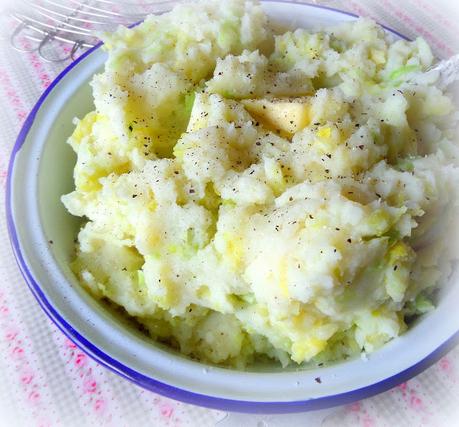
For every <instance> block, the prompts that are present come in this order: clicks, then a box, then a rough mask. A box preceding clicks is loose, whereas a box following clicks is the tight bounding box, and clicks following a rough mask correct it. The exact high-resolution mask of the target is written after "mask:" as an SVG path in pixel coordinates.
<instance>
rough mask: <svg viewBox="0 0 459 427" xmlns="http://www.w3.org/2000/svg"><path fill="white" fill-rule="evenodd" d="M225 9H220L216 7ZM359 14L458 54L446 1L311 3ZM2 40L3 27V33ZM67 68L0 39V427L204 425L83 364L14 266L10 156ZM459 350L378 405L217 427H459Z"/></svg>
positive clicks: (183, 408) (187, 409) (440, 51)
mask: <svg viewBox="0 0 459 427" xmlns="http://www.w3.org/2000/svg"><path fill="white" fill-rule="evenodd" d="M222 3H223V2H222ZM319 3H323V4H326V5H328V6H332V7H341V8H343V9H347V10H349V11H352V12H354V13H357V14H360V15H367V16H370V17H373V18H375V19H377V20H378V21H380V22H382V23H384V24H386V25H389V26H390V27H393V28H395V29H397V30H399V31H400V32H402V33H404V34H406V35H408V36H411V37H413V36H415V35H417V34H419V35H422V36H424V37H425V38H426V39H427V41H428V42H429V43H430V44H431V46H432V47H433V49H434V51H435V53H436V54H437V55H438V56H440V57H448V56H450V55H452V54H453V53H456V52H458V51H459V48H458V41H459V37H458V36H459V26H458V24H456V22H459V12H458V10H457V6H455V5H456V4H457V3H456V2H455V1H448V0H436V1H435V2H432V1H429V0H404V1H400V0H398V1H397V0H381V1H377V0H372V1H364V0H349V1H323V2H319ZM2 28H3V30H2V34H4V35H5V36H6V35H7V33H8V26H5V25H3V26H2ZM65 65H66V64H58V65H55V64H49V63H46V62H44V61H42V60H41V59H40V58H39V57H38V56H37V54H36V53H25V54H23V53H19V52H16V51H14V50H12V49H11V48H10V46H9V44H8V41H7V37H4V38H3V39H1V40H0V100H1V101H0V107H1V114H0V192H1V193H2V194H0V210H1V212H0V233H1V234H0V235H1V236H2V237H3V239H2V240H1V241H0V425H1V426H28V427H29V426H43V427H44V426H78V427H83V426H129V427H131V426H147V425H148V426H160V425H161V426H177V427H179V426H199V427H204V426H212V425H215V424H216V423H217V422H218V421H219V420H221V419H223V418H225V415H226V414H225V413H224V412H221V411H213V410H207V409H203V408H199V407H195V406H192V405H186V404H182V403H178V402H174V401H171V400H169V399H166V398H163V397H161V396H158V395H155V394H153V393H149V392H147V391H143V390H142V389H140V388H138V387H136V386H134V385H132V384H131V383H129V382H127V381H125V380H123V379H121V378H120V377H118V376H116V375H115V374H112V373H111V372H109V371H107V370H106V369H104V368H103V367H101V366H99V365H98V364H97V363H95V362H94V361H92V360H91V359H89V358H88V357H87V356H86V355H85V354H84V353H82V352H81V351H80V350H78V349H77V348H76V347H75V346H74V345H73V344H72V343H71V342H69V341H68V340H67V339H66V338H65V337H64V336H63V335H62V334H61V333H60V332H59V331H58V330H57V328H56V327H55V326H54V325H53V324H52V323H51V322H50V320H49V319H48V318H47V317H46V316H45V314H44V313H43V312H42V311H41V309H40V308H39V306H38V304H37V303H36V302H35V300H34V299H33V297H32V295H31V294H30V292H29V290H28V289H27V286H26V285H25V283H24V281H23V279H22V277H21V275H20V274H19V271H18V268H17V267H16V263H15V261H14V259H13V256H12V253H11V250H10V245H9V242H8V238H7V232H6V226H5V220H4V212H3V211H4V202H3V201H4V194H3V193H4V190H5V178H6V170H7V163H8V157H9V152H10V150H11V148H12V146H13V143H14V140H15V137H16V135H17V133H18V131H19V129H20V127H21V124H22V123H23V121H24V119H25V117H26V116H27V114H28V111H29V110H30V109H31V107H32V106H33V104H34V103H35V101H36V100H37V98H38V96H39V95H40V93H41V92H42V91H43V90H44V89H45V88H46V87H47V86H48V85H49V83H50V82H51V81H52V80H53V78H54V77H55V76H56V75H57V73H58V72H59V71H60V70H61V69H62V68H63V67H64V66H65ZM458 407H459V349H458V348H456V349H455V350H453V351H451V352H450V353H449V354H448V355H447V356H445V357H443V358H442V359H441V360H440V361H439V362H438V363H437V364H436V365H434V366H433V367H431V368H430V369H428V370H427V371H425V372H424V373H423V374H421V375H419V376H418V377H416V378H414V379H412V380H411V381H409V382H407V383H405V384H402V385H400V386H399V387H397V388H395V389H393V390H391V391H389V392H386V393H383V394H381V395H379V396H376V397H373V398H370V399H366V400H364V401H361V402H358V403H355V404H353V405H349V406H346V407H341V408H337V409H334V410H331V411H327V412H326V413H324V414H322V415H323V416H322V415H320V416H317V414H316V416H311V415H308V414H305V415H304V416H301V417H294V418H288V417H287V418H286V417H265V418H264V421H260V418H259V417H250V416H246V417H244V418H241V417H237V416H230V417H229V418H227V419H226V420H224V421H223V424H224V425H239V426H252V425H253V426H256V425H257V423H258V425H263V424H260V423H265V424H267V425H268V426H274V425H276V426H281V425H285V426H292V425H311V426H314V425H326V426H333V425H337V426H366V427H370V426H400V427H401V426H410V427H411V426H421V425H422V426H452V425H459V421H458V420H459V417H458V416H457V415H458V409H457V408H458Z"/></svg>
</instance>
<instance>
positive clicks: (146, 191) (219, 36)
mask: <svg viewBox="0 0 459 427" xmlns="http://www.w3.org/2000/svg"><path fill="white" fill-rule="evenodd" d="M104 40H105V49H106V50H107V52H108V60H107V62H106V64H105V70H104V72H102V73H101V74H98V75H96V76H94V79H93V81H92V87H93V93H94V102H95V107H96V108H95V110H94V111H92V112H90V113H89V114H87V115H86V116H85V117H84V118H82V119H81V120H76V129H75V131H74V133H73V135H72V136H71V137H70V139H69V143H70V145H71V146H72V147H73V149H74V150H75V152H76V153H77V155H78V160H77V164H76V166H75V171H74V178H75V187H76V188H75V191H73V192H72V193H70V194H68V195H65V196H63V198H62V200H63V203H64V204H65V206H66V207H67V209H68V210H69V212H70V213H72V214H73V215H76V216H80V217H84V218H86V219H87V221H86V222H85V224H84V226H83V227H82V229H81V231H80V233H79V235H78V244H77V255H76V259H75V261H74V263H73V270H74V271H75V274H76V275H77V276H78V278H79V280H80V282H81V284H82V285H83V286H84V287H86V288H87V289H88V290H89V291H90V292H91V293H92V294H93V295H94V296H95V297H96V298H105V299H108V300H110V301H112V302H113V303H115V304H117V305H119V306H121V307H123V308H124V309H125V310H126V312H127V313H128V315H129V316H132V317H133V318H135V319H137V321H138V322H140V323H141V324H142V325H144V327H145V328H146V329H147V330H148V332H149V334H150V335H151V337H153V338H154V339H156V340H158V341H161V342H166V343H168V344H169V345H171V346H173V347H174V348H177V349H179V350H180V351H181V352H183V353H184V354H186V355H189V356H191V357H194V358H197V359H200V360H203V361H206V362H211V363H217V364H225V365H230V366H237V367H243V366H245V365H247V364H248V363H251V362H252V361H253V360H254V359H255V358H260V357H261V358H271V359H275V360H278V361H280V362H281V363H282V364H283V365H286V364H288V363H290V362H291V361H294V362H296V363H298V364H300V363H303V362H310V363H322V362H327V361H331V360H338V359H342V358H346V357H349V356H351V355H354V354H358V353H359V352H361V351H366V352H371V351H373V350H375V349H376V348H378V347H380V346H381V345H382V344H384V343H386V342H387V341H389V340H390V339H392V338H394V337H396V336H397V335H399V334H401V333H402V332H403V331H404V330H405V329H406V328H407V326H406V323H405V320H406V319H407V318H409V317H410V316H413V315H417V314H420V313H424V312H426V311H428V310H430V309H431V308H432V307H433V305H432V302H431V295H432V292H433V290H434V289H435V288H436V287H437V285H438V284H439V283H440V281H441V280H442V278H443V277H444V274H445V271H447V268H446V267H447V264H448V260H449V259H450V258H451V250H450V249H449V248H448V247H447V246H445V245H444V244H443V243H444V240H441V239H438V238H437V239H435V238H434V237H435V236H436V235H437V234H438V233H437V231H438V230H437V228H438V224H439V223H441V224H443V225H444V224H448V221H449V218H450V217H451V216H452V214H451V212H452V209H450V208H451V207H452V206H453V205H454V204H455V200H456V198H455V196H454V192H455V191H456V189H455V187H457V185H456V184H455V182H457V180H458V178H459V173H458V169H457V168H456V166H455V164H454V162H455V159H456V158H457V154H458V149H457V147H456V146H455V145H454V144H453V143H452V137H453V132H454V127H455V125H456V115H455V113H454V111H453V105H452V102H451V100H450V99H449V98H448V96H446V95H445V94H444V93H443V92H442V91H441V90H440V89H439V88H437V86H436V84H435V81H436V76H435V75H434V74H432V73H429V74H426V73H424V72H425V71H426V70H427V69H428V68H429V67H430V66H431V65H432V63H433V61H434V58H433V56H432V53H431V51H430V48H429V46H428V45H427V44H426V42H425V41H424V40H423V39H421V38H418V39H416V40H415V41H411V42H408V41H397V42H394V43H391V42H390V41H389V39H388V36H387V35H386V34H385V33H384V31H383V30H382V29H381V28H380V27H379V26H378V25H376V24H375V23H374V22H373V21H370V20H368V19H358V20H356V21H355V22H352V23H345V24H342V25H338V26H335V27H333V28H328V29H323V30H320V31H309V30H305V29H297V30H295V31H293V32H286V33H285V34H277V35H276V34H274V33H273V31H271V30H270V29H269V25H268V21H267V18H266V16H265V14H264V13H263V11H262V9H261V7H260V6H259V5H258V3H256V2H244V1H242V0H241V1H240V0H232V1H229V2H227V3H225V7H222V6H221V4H220V2H219V1H217V0H209V1H203V2H200V3H199V5H196V4H183V5H180V6H178V7H176V8H175V9H174V10H173V11H172V12H170V13H167V14H164V15H161V16H150V17H148V18H147V19H146V20H145V22H144V23H143V24H141V25H139V26H138V27H135V28H133V29H126V28H120V29H119V30H118V31H117V32H115V33H114V34H109V35H105V36H104ZM441 224H440V225H441ZM434 226H435V227H434Z"/></svg>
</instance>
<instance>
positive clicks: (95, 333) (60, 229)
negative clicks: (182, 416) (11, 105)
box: [7, 1, 459, 412]
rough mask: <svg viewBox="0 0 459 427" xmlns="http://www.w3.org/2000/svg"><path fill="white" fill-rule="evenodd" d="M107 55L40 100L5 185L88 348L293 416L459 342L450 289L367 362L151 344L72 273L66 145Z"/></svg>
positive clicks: (301, 18)
mask: <svg viewBox="0 0 459 427" xmlns="http://www.w3.org/2000/svg"><path fill="white" fill-rule="evenodd" d="M263 6H264V8H265V10H266V12H267V13H268V14H269V16H270V17H271V19H272V21H274V22H277V23H280V24H284V25H285V24H287V25H289V26H292V27H306V28H307V27H312V26H315V25H317V24H334V23H338V22H342V21H350V20H353V19H355V16H353V15H349V14H345V13H343V12H340V11H336V10H332V9H328V8H324V7H318V6H312V5H304V4H294V3H289V2H287V1H282V2H280V1H267V2H264V4H263ZM388 31H391V30H388ZM391 32H392V33H393V35H394V37H396V38H400V37H402V36H401V35H399V34H397V33H395V32H393V31H391ZM105 59H106V55H105V53H104V52H102V50H101V49H99V48H98V47H96V48H94V49H92V50H91V51H89V52H87V53H86V54H84V55H83V56H81V57H80V58H79V59H78V60H77V61H75V62H74V63H72V64H71V65H69V66H68V67H67V68H66V69H65V70H64V71H63V73H62V74H61V75H59V77H58V78H57V79H56V80H55V81H54V82H53V83H52V85H51V86H50V87H49V88H48V89H47V90H46V92H45V93H44V94H43V95H42V96H41V98H40V100H39V101H38V103H37V104H36V106H35V107H34V109H33V110H32V112H31V113H30V116H29V117H28V118H27V121H26V123H25V125H24V127H23V129H22V131H21V133H20V135H19V137H18V140H17V142H16V145H15V147H14V150H13V153H12V156H11V161H10V168H9V175H8V184H7V185H8V187H7V217H8V218H7V219H8V226H9V232H10V238H11V242H12V246H13V249H14V252H15V255H16V258H17V261H18V264H19V267H20V268H21V271H22V273H23V275H24V277H25V279H26V281H27V283H28V285H29V287H30V289H31V291H32V292H33V294H34V295H35V297H36V299H37V300H38V302H39V303H40V305H41V306H42V308H43V309H44V310H45V312H46V313H47V314H48V315H49V316H50V317H51V319H52V320H53V321H54V322H55V323H56V324H57V326H58V327H59V328H60V329H61V330H62V331H63V332H64V333H65V334H66V335H67V336H68V337H69V338H70V339H71V340H72V341H73V342H75V344H77V345H78V346H79V347H80V348H81V349H82V350H84V351H85V352H86V353H88V354H89V355H90V356H92V357H93V358H94V359H96V360H97V361H98V362H100V363H101V364H103V365H105V366H106V367H108V368H110V369H112V370H113V371H115V372H117V373H118V374H120V375H121V376H123V377H125V378H127V379H130V380H131V381H133V382H135V383H137V384H138V385H140V386H143V387H145V388H147V389H149V390H152V391H154V392H157V393H161V394H163V395H166V396H168V397H171V398H174V399H178V400H182V401H185V402H191V403H194V404H198V405H203V406H208V407H213V408H220V409H225V410H234V411H240V412H293V411H306V410H310V409H319V408H325V407H330V406H334V405H339V404H342V403H346V402H351V401H354V400H357V399H361V398H364V397H368V396H370V395H373V394H375V393H378V392H381V391H384V390H387V389H389V388H391V387H393V386H395V385H396V384H398V383H400V382H402V381H405V380H407V379H408V378H410V377H412V376H413V375H415V374H417V373H418V372H420V371H422V370H423V369H425V368H426V367H427V366H429V365H430V364H431V363H433V362H434V361H435V360H437V359H438V358H439V357H440V356H441V355H442V354H443V353H445V352H446V351H447V350H448V349H449V348H450V347H451V346H452V345H453V344H454V343H455V342H457V340H458V338H459V332H458V331H459V316H458V315H457V313H458V310H457V305H456V302H457V301H459V298H458V296H459V286H449V287H447V288H445V290H444V291H443V292H442V294H441V298H440V300H439V305H438V307H437V308H436V309H435V310H434V311H433V312H431V313H430V314H428V315H425V316H424V317H422V318H421V319H419V320H418V321H417V322H416V323H415V324H414V325H413V326H412V327H411V328H410V329H409V330H408V332H406V333H405V334H404V335H403V336H401V337H400V338H397V339H394V340H393V341H391V342H390V343H388V344H387V345H385V346H384V347H383V348H382V349H380V350H379V351H377V352H375V353H373V354H372V355H371V356H370V357H369V358H368V360H362V359H360V358H358V359H355V360H349V361H345V362H342V363H339V364H336V365H334V366H330V367H324V368H320V369H312V370H301V369H293V368H288V369H284V370H283V369H280V368H279V367H277V366H263V367H254V369H252V370H251V371H250V372H243V371H236V370H229V369H223V368H216V367H210V366H206V365H204V364H201V363H198V362H195V361H192V360H189V359H187V358H185V357H183V356H181V355H180V354H177V353H174V352H173V351H172V350H169V349H167V348H165V347H163V346H161V345H159V344H155V343H153V342H152V341H151V340H148V339H147V338H146V337H145V336H144V335H142V334H141V333H139V332H137V331H136V330H134V329H132V328H130V327H129V325H128V324H127V322H126V321H123V320H122V319H120V318H119V317H117V316H116V315H115V314H113V313H111V312H110V311H109V310H108V309H107V308H106V307H105V306H103V305H102V304H100V303H98V302H97V301H95V300H94V299H93V298H91V297H90V296H89V295H88V294H87V293H86V292H85V291H84V290H83V289H82V288H81V287H80V286H79V285H78V283H77V281H76V279H75V277H74V275H73V274H72V272H71V271H70V269H69V262H70V260H71V258H72V253H73V247H74V243H73V241H74V238H75V235H76V233H77V230H78V227H79V220H78V219H76V218H74V217H72V216H71V215H69V214H68V213H67V212H66V210H65V209H64V206H63V205H62V203H61V202H60V196H61V195H62V194H65V193H68V192H69V191H71V190H72V187H73V180H72V172H73V166H74V163H75V155H74V154H73V152H72V150H71V148H70V147H69V146H68V145H67V144H66V143H65V140H66V139H67V137H68V136H69V135H70V134H71V133H72V130H73V127H74V126H73V125H72V118H73V117H75V116H78V117H82V116H83V115H84V114H85V113H87V112H88V111H90V110H91V109H92V108H93V105H92V98H91V91H90V88H89V85H88V82H89V80H90V79H91V77H92V75H93V74H94V73H95V72H97V71H98V70H100V69H101V67H102V66H103V63H104V61H105ZM51 242H52V243H51ZM317 377H320V379H321V382H320V383H319V382H318V381H316V380H315V379H316V378H317Z"/></svg>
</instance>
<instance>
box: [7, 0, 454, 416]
mask: <svg viewBox="0 0 459 427" xmlns="http://www.w3.org/2000/svg"><path fill="white" fill-rule="evenodd" d="M264 1H266V2H280V3H286V4H298V3H296V2H294V1H291V0H264ZM302 4H303V5H305V6H308V7H315V8H319V9H326V10H330V11H334V12H337V13H341V14H343V15H348V16H352V17H355V18H356V17H358V15H355V14H353V13H349V12H345V11H342V10H339V9H335V8H332V7H327V6H321V5H315V4H308V3H302ZM383 28H384V29H385V30H387V31H388V32H390V33H392V34H395V35H397V36H398V37H400V38H402V39H405V40H409V38H408V37H406V36H404V35H403V34H400V33H399V32H397V31H395V30H393V29H391V28H388V27H386V26H383ZM100 46H102V43H99V44H97V45H96V46H94V47H93V48H91V49H89V50H88V51H86V52H85V53H83V54H82V55H81V56H80V57H79V58H78V59H76V60H75V61H74V62H72V63H71V64H70V65H68V66H67V67H66V68H65V69H64V70H63V71H62V72H61V73H60V74H59V75H58V76H57V77H56V79H55V80H54V81H53V82H52V83H51V84H50V85H49V87H48V88H47V89H46V90H45V91H44V92H43V94H42V95H41V96H40V98H39V100H38V101H37V103H36V104H35V106H34V107H33V109H32V111H31V112H30V113H29V115H28V116H27V119H26V120H25V122H24V125H23V126H22V129H21V131H20V133H19V135H18V137H17V139H16V143H15V145H14V147H13V151H12V153H11V157H10V161H9V166H8V176H7V185H6V220H7V226H8V233H9V237H10V242H11V246H12V249H13V253H14V256H15V258H16V262H17V263H18V266H19V269H20V271H21V273H22V276H23V277H24V279H25V281H26V283H27V285H28V287H29V288H30V290H31V292H32V294H33V295H34V297H35V299H36V300H37V301H38V303H39V305H40V306H41V308H42V309H43V311H44V312H45V313H46V315H47V316H48V317H49V318H50V319H51V320H52V321H53V322H54V323H55V324H56V326H57V327H58V328H59V329H60V330H61V331H62V333H63V334H64V335H66V336H67V338H69V339H70V340H71V341H72V342H73V343H74V344H75V345H77V346H78V347H79V348H80V349H81V350H83V351H84V352H85V353H87V354H88V355H89V356H90V357H91V358H93V359H94V360H95V361H96V362H97V363H100V364H101V365H103V366H105V367H106V368H108V369H110V370H111V371H113V372H115V373H117V374H118V375H120V376H122V377H124V378H126V379H128V380H130V381H131V382H133V383H135V384H136V385H138V386H141V387H143V388H145V389H147V390H150V391H152V392H154V393H158V394H161V395H163V396H166V397H169V398H172V399H176V400H179V401H182V402H185V403H191V404H194V405H199V406H204V407H208V408H213V409H220V410H226V411H235V412H246V413H292V412H303V411H311V410H319V409H325V408H330V407H333V406H338V405H343V404H346V403H351V402H355V401H357V400H361V399H364V398H367V397H370V396H373V395H375V394H378V393H382V392H384V391H386V390H389V389H391V388H392V387H395V386H397V385H398V384H400V383H402V382H404V381H407V380H409V379H410V378H412V377H414V376H415V375H417V374H419V373H421V372H422V371H424V370H425V369H427V368H428V367H429V366H431V365H432V364H433V363H435V362H436V361H437V360H439V359H440V358H441V357H442V356H443V355H444V354H445V353H447V352H448V351H449V350H450V349H452V348H453V347H454V346H455V345H456V344H457V343H459V331H457V332H456V333H455V334H454V335H452V336H451V337H450V338H449V339H448V340H447V341H445V342H444V343H443V344H442V345H440V346H439V347H438V348H437V349H435V350H434V351H433V352H432V353H430V354H429V355H428V356H427V357H425V358H424V359H422V360H421V361H419V362H418V363H416V364H415V365H413V366H411V367H409V368H408V369H405V370H404V371H401V372H399V373H397V374H395V375H393V376H391V377H388V378H385V379H384V380H382V381H380V382H377V383H374V384H371V385H369V386H365V387H362V388H360V389H356V390H352V391H349V392H345V393H339V394H335V395H329V396H324V397H319V398H313V399H307V400H299V401H293V402H282V401H279V402H255V401H243V400H233V399H225V398H219V397H213V396H208V395H203V394H199V393H195V392H191V391H187V390H183V389H180V388H177V387H174V386H171V385H169V384H165V383H162V382H160V381H157V380H155V379H154V378H151V377H149V376H146V375H143V374H141V373H139V372H137V371H135V370H134V369H132V368H130V367H128V366H126V365H123V364H122V363H120V362H119V361H118V360H115V359H113V358H112V357H111V356H110V355H109V354H107V353H104V352H103V351H102V350H100V349H99V348H98V347H97V346H96V345H95V344H93V343H92V342H90V341H88V340H87V339H86V338H85V337H84V336H82V335H80V334H79V333H78V331H76V330H75V329H74V328H73V327H72V325H70V324H69V323H67V322H66V321H65V319H64V318H63V316H62V315H61V314H60V313H58V312H57V311H56V310H55V309H54V307H53V306H52V305H51V303H50V302H49V301H48V300H47V298H46V296H45V295H44V293H43V291H42V290H41V288H40V284H39V283H37V282H36V281H35V280H34V278H33V276H32V274H31V272H30V271H29V269H28V266H27V264H26V262H25V260H24V257H23V256H22V253H21V248H20V245H19V241H18V237H17V233H16V227H15V224H14V220H13V215H12V209H11V186H12V180H11V179H12V173H13V167H14V161H15V158H16V154H17V153H18V152H19V150H20V149H21V147H22V145H23V144H24V142H25V140H26V138H27V135H28V133H29V130H30V128H31V127H32V125H33V123H34V120H35V116H36V114H37V112H38V111H39V109H40V108H41V105H42V104H43V102H44V101H45V99H46V98H47V96H48V95H49V93H50V92H51V91H52V90H53V88H54V87H55V86H57V85H58V84H59V82H60V81H61V80H62V79H63V78H64V77H65V76H66V75H67V74H68V73H69V71H71V70H72V69H73V68H74V67H75V65H76V64H78V63H79V62H81V61H83V60H84V59H85V58H86V57H87V56H89V55H90V54H91V53H92V52H93V51H95V50H96V49H98V48H100Z"/></svg>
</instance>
